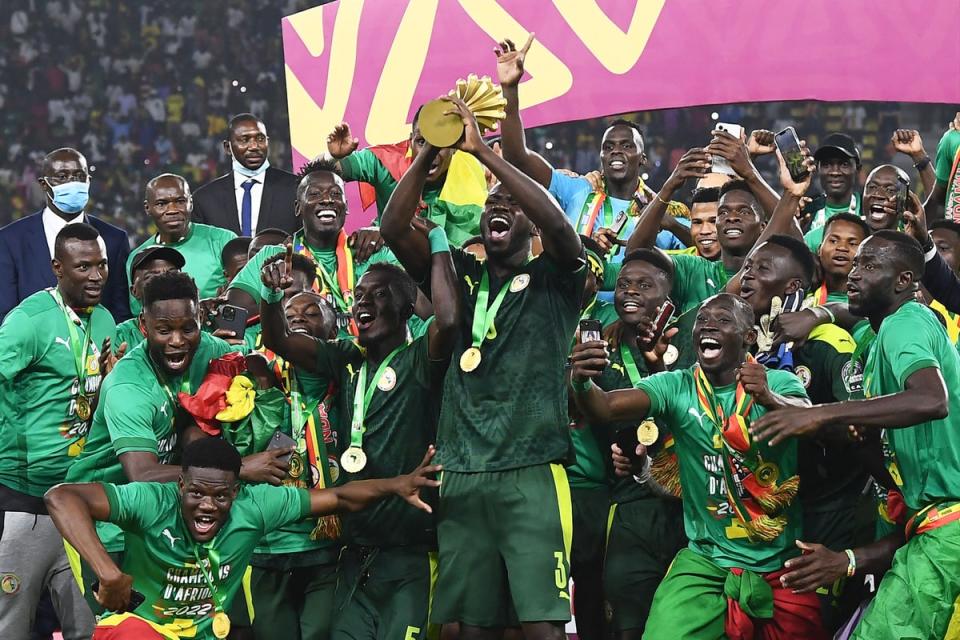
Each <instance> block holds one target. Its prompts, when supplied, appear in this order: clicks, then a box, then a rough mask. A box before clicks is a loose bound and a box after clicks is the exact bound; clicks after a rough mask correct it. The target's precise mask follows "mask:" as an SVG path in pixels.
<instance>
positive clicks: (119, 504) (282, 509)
mask: <svg viewBox="0 0 960 640" xmlns="http://www.w3.org/2000/svg"><path fill="white" fill-rule="evenodd" d="M432 455H433V450H432V448H431V449H430V450H428V452H427V455H426V457H424V459H423V462H422V463H421V464H420V466H419V467H417V468H416V469H415V470H414V471H413V472H412V473H411V474H409V475H404V476H398V477H395V478H389V479H384V480H367V481H363V482H353V483H350V484H348V485H345V486H342V487H335V488H329V489H315V490H312V491H307V490H306V489H300V488H296V487H269V486H264V485H259V486H250V485H244V486H241V484H240V479H241V472H240V469H241V464H242V463H241V459H240V454H239V453H237V451H236V449H234V448H233V447H232V446H231V445H230V444H228V443H227V442H225V441H223V440H221V439H219V438H206V439H203V440H200V441H198V442H194V443H192V444H191V445H188V446H187V447H186V448H185V449H184V452H183V460H182V463H181V465H180V466H179V467H178V468H179V469H180V471H179V472H178V474H177V481H176V482H174V481H167V482H162V483H161V482H133V483H129V484H124V485H116V484H110V483H90V484H62V485H59V486H57V487H54V488H53V489H51V490H50V491H49V492H48V493H47V495H46V496H45V502H46V504H47V507H48V508H49V510H50V512H51V514H52V517H53V519H54V522H55V523H56V525H57V528H58V529H59V530H60V531H61V533H62V534H63V536H64V538H65V539H66V540H67V541H68V542H69V543H70V544H71V545H73V546H74V547H75V548H76V549H77V550H78V551H79V553H80V554H81V556H82V557H83V558H84V559H85V560H86V562H88V563H89V565H90V566H91V567H93V571H94V573H95V575H96V580H97V582H98V583H99V584H98V587H99V590H98V591H97V593H96V597H97V601H98V602H99V603H100V604H102V605H103V607H104V609H106V610H107V611H109V612H112V613H111V614H109V615H107V616H105V617H103V618H101V620H100V622H99V624H98V626H97V628H96V629H95V631H94V633H93V638H95V639H96V640H126V639H129V640H134V639H135V640H148V639H149V640H163V639H169V638H187V637H189V638H196V639H197V640H212V639H213V638H225V637H227V635H228V634H229V632H230V618H229V617H228V616H227V614H226V613H225V610H226V607H227V606H229V604H230V602H231V600H233V597H234V594H235V593H236V592H237V590H238V589H239V588H240V582H241V580H242V579H243V575H244V572H245V571H246V568H247V565H248V563H249V561H250V556H251V555H252V554H253V551H254V548H255V547H256V546H257V543H258V542H259V541H260V539H261V538H262V537H263V536H264V535H265V534H268V533H270V532H272V531H274V530H276V529H278V528H282V527H284V526H288V525H290V524H292V523H294V522H297V521H300V520H303V519H304V518H307V517H310V516H322V515H325V514H331V513H339V512H346V511H359V510H360V509H363V508H364V507H366V506H368V505H370V504H372V503H374V502H375V501H377V500H379V499H381V498H384V497H387V496H390V495H396V496H400V497H402V498H403V499H404V500H406V501H407V502H409V503H410V504H412V505H413V506H414V507H417V508H419V509H422V510H425V511H427V512H429V511H430V507H429V506H427V505H426V504H425V503H424V502H423V501H422V500H421V499H420V496H419V494H420V490H421V489H422V488H424V487H435V486H438V485H439V484H440V483H439V482H438V481H436V480H430V479H428V478H427V477H426V476H427V475H429V474H432V473H436V472H437V471H439V470H440V469H439V467H436V466H427V465H428V463H429V461H430V458H431V457H432ZM95 522H110V523H112V524H113V525H114V526H117V527H119V528H121V529H122V530H123V532H124V534H125V535H126V536H127V537H128V538H129V546H130V551H129V553H128V554H127V557H126V558H124V561H123V563H121V564H120V566H118V564H117V563H116V562H115V561H114V559H113V558H111V556H110V554H109V553H108V552H107V551H106V550H105V549H104V547H103V545H102V544H101V543H100V540H99V539H98V538H97V533H96V529H95V528H94V523H95ZM134 589H135V590H136V591H137V592H139V593H140V594H142V595H143V596H144V598H145V600H144V602H143V603H142V604H141V605H140V606H137V607H132V606H131V595H132V590H134Z"/></svg>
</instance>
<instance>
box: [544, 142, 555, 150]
mask: <svg viewBox="0 0 960 640" xmlns="http://www.w3.org/2000/svg"><path fill="white" fill-rule="evenodd" d="M544 146H545V147H546V148H547V151H549V150H550V149H553V143H552V142H547V144H545V145H544Z"/></svg>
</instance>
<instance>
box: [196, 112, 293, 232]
mask: <svg viewBox="0 0 960 640" xmlns="http://www.w3.org/2000/svg"><path fill="white" fill-rule="evenodd" d="M228 131H229V133H228V136H229V137H228V138H227V139H226V140H224V141H223V149H224V151H226V152H227V154H228V155H229V156H230V158H231V159H232V161H233V168H232V170H231V171H230V173H228V174H226V175H223V176H220V177H219V178H217V179H216V180H214V181H212V182H208V183H207V184H205V185H203V186H202V187H200V188H199V189H197V190H196V191H195V192H194V194H193V219H194V221H195V222H199V223H201V224H208V225H212V226H215V227H221V228H223V229H229V230H230V231H233V232H234V233H236V234H237V235H240V236H247V237H253V236H254V235H255V234H256V233H257V231H260V230H262V229H269V228H271V227H273V228H277V229H283V230H284V231H286V232H287V233H289V234H291V235H292V234H293V233H294V232H295V231H296V230H297V229H299V228H300V222H299V221H298V220H297V218H296V216H294V214H293V204H294V202H295V201H296V199H297V183H298V182H299V180H298V179H297V177H296V176H295V175H293V174H292V173H289V172H287V171H281V170H280V169H274V168H273V167H271V166H270V161H269V160H268V159H267V155H268V151H269V147H270V139H269V138H268V137H267V127H266V126H265V125H264V124H263V121H262V120H260V118H258V117H257V116H255V115H253V114H252V113H241V114H239V115H237V116H234V117H233V119H232V120H231V121H230V127H229V129H228Z"/></svg>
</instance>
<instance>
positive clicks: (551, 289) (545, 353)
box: [437, 249, 587, 472]
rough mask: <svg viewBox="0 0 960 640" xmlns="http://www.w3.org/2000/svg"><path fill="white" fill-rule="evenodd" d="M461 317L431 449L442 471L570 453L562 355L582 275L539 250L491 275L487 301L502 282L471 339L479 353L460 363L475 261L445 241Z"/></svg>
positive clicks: (478, 267) (479, 266) (467, 341)
mask: <svg viewBox="0 0 960 640" xmlns="http://www.w3.org/2000/svg"><path fill="white" fill-rule="evenodd" d="M452 257H453V261H454V266H455V267H456V270H457V276H458V279H457V284H458V287H459V291H458V295H459V296H460V300H461V303H462V304H463V319H462V321H461V325H460V328H459V330H458V332H457V338H456V342H455V347H454V350H453V359H452V361H451V364H450V367H449V368H448V369H447V375H446V378H445V380H444V386H443V404H442V407H441V409H440V426H439V430H438V434H437V457H438V458H439V462H440V463H442V464H443V465H444V468H445V469H447V470H449V471H459V472H469V471H502V470H506V469H515V468H520V467H528V466H533V465H537V464H547V463H551V462H561V461H563V462H566V461H568V459H569V456H570V447H571V443H570V430H569V429H568V428H567V423H568V420H569V414H568V408H567V388H566V379H565V373H564V365H565V364H566V361H567V355H568V354H569V353H570V341H571V340H572V339H573V335H574V332H575V330H576V328H577V322H578V321H579V319H580V300H581V298H582V296H583V286H584V282H585V280H586V277H587V268H586V266H585V264H581V266H580V268H579V269H577V270H576V271H568V270H565V269H562V268H561V267H559V266H558V265H557V264H556V263H555V262H554V261H553V260H552V259H551V258H550V256H549V255H547V254H541V255H540V256H539V257H538V258H535V259H533V260H530V261H529V262H527V263H526V264H525V265H524V266H523V267H521V268H520V269H519V270H518V271H517V273H516V274H514V275H513V276H511V277H510V278H508V279H507V280H506V281H501V280H499V279H498V278H494V277H491V278H490V292H489V293H490V301H491V302H492V301H493V300H494V299H495V298H496V296H497V294H498V292H499V291H500V290H501V287H503V286H504V285H505V286H507V287H508V289H507V293H506V295H505V297H504V299H503V304H502V305H501V306H500V309H499V311H498V312H497V315H496V318H495V319H494V322H493V324H492V326H491V328H490V330H489V331H488V332H487V334H486V336H485V339H484V341H483V344H482V345H481V346H480V351H481V353H482V356H483V357H482V360H481V361H480V364H479V366H478V367H477V368H476V369H475V370H474V371H471V372H469V373H468V372H465V371H463V370H462V369H461V368H460V366H459V362H460V357H461V354H463V352H464V351H466V350H467V349H468V348H469V347H470V345H471V343H472V337H471V327H472V324H473V312H474V309H475V307H476V304H477V293H478V290H479V287H480V282H481V279H482V276H483V271H484V269H485V268H486V267H485V263H483V262H481V261H479V260H477V259H476V258H475V257H474V256H472V255H470V254H468V253H465V252H463V251H461V250H459V249H454V250H453V251H452Z"/></svg>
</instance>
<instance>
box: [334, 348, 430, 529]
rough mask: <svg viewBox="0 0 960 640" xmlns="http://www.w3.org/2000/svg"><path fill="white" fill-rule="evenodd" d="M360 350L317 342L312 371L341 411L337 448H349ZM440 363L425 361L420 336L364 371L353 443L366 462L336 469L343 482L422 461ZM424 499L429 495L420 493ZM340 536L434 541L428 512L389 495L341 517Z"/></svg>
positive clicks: (377, 475) (388, 474) (406, 470)
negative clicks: (366, 394)
mask: <svg viewBox="0 0 960 640" xmlns="http://www.w3.org/2000/svg"><path fill="white" fill-rule="evenodd" d="M363 361H364V360H363V354H362V353H361V351H360V347H358V346H357V345H356V343H355V342H353V341H351V340H338V341H333V342H320V343H318V345H317V373H318V374H319V375H320V376H323V377H328V378H329V379H330V380H331V381H332V382H333V383H334V384H335V385H337V386H338V387H339V396H338V411H339V415H340V416H341V420H340V421H339V423H340V434H339V437H338V441H339V442H340V447H341V449H346V448H347V447H348V446H352V445H354V441H353V440H352V439H351V423H352V421H353V419H354V401H355V398H356V392H357V384H358V379H359V372H360V368H361V366H362V365H363ZM444 365H445V363H443V362H441V363H431V362H430V354H429V352H428V338H427V336H423V337H420V338H417V339H416V340H414V341H413V342H411V343H409V344H406V345H403V346H402V347H401V348H400V349H399V350H398V351H397V352H395V353H394V355H393V358H391V359H390V361H389V362H388V363H386V366H385V368H384V369H383V371H382V373H381V374H380V377H379V378H377V377H376V374H377V372H378V371H379V370H380V367H381V366H382V365H377V366H374V367H370V366H369V365H368V368H367V372H366V387H365V388H367V389H373V392H372V394H371V395H370V404H369V405H368V406H367V407H366V411H365V414H364V415H365V419H364V421H363V429H364V431H363V433H362V443H361V448H362V449H363V452H364V453H365V454H366V456H367V464H366V465H365V466H364V467H363V469H361V470H360V471H358V472H356V473H350V472H348V471H346V470H345V469H341V470H340V478H341V480H342V481H343V482H350V481H353V480H367V479H370V478H389V477H392V476H396V475H400V474H403V473H409V472H410V470H411V469H414V468H416V467H417V465H419V464H420V461H421V460H423V455H424V453H426V451H427V447H428V446H429V445H430V444H431V443H433V442H434V440H435V437H436V425H437V415H438V412H439V406H438V401H439V398H440V394H439V393H438V392H439V381H440V380H441V379H442V372H443V366H444ZM424 498H425V499H426V500H427V501H428V502H434V504H436V502H435V501H433V500H432V499H431V496H430V492H427V493H426V494H425V495H424ZM341 518H342V520H343V528H344V537H345V539H346V540H347V541H348V542H349V543H351V544H357V545H362V546H377V547H395V546H408V545H427V546H431V547H434V546H435V545H436V533H435V523H434V519H433V516H432V515H430V514H428V513H425V512H423V511H420V510H419V509H416V508H414V507H412V506H410V505H409V504H407V503H406V502H405V501H404V500H403V499H402V498H400V497H398V496H391V497H390V498H387V499H386V500H383V501H381V502H379V503H377V504H376V505H374V506H371V507H369V508H367V509H364V510H363V511H359V512H357V513H347V514H343V515H342V516H341Z"/></svg>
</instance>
